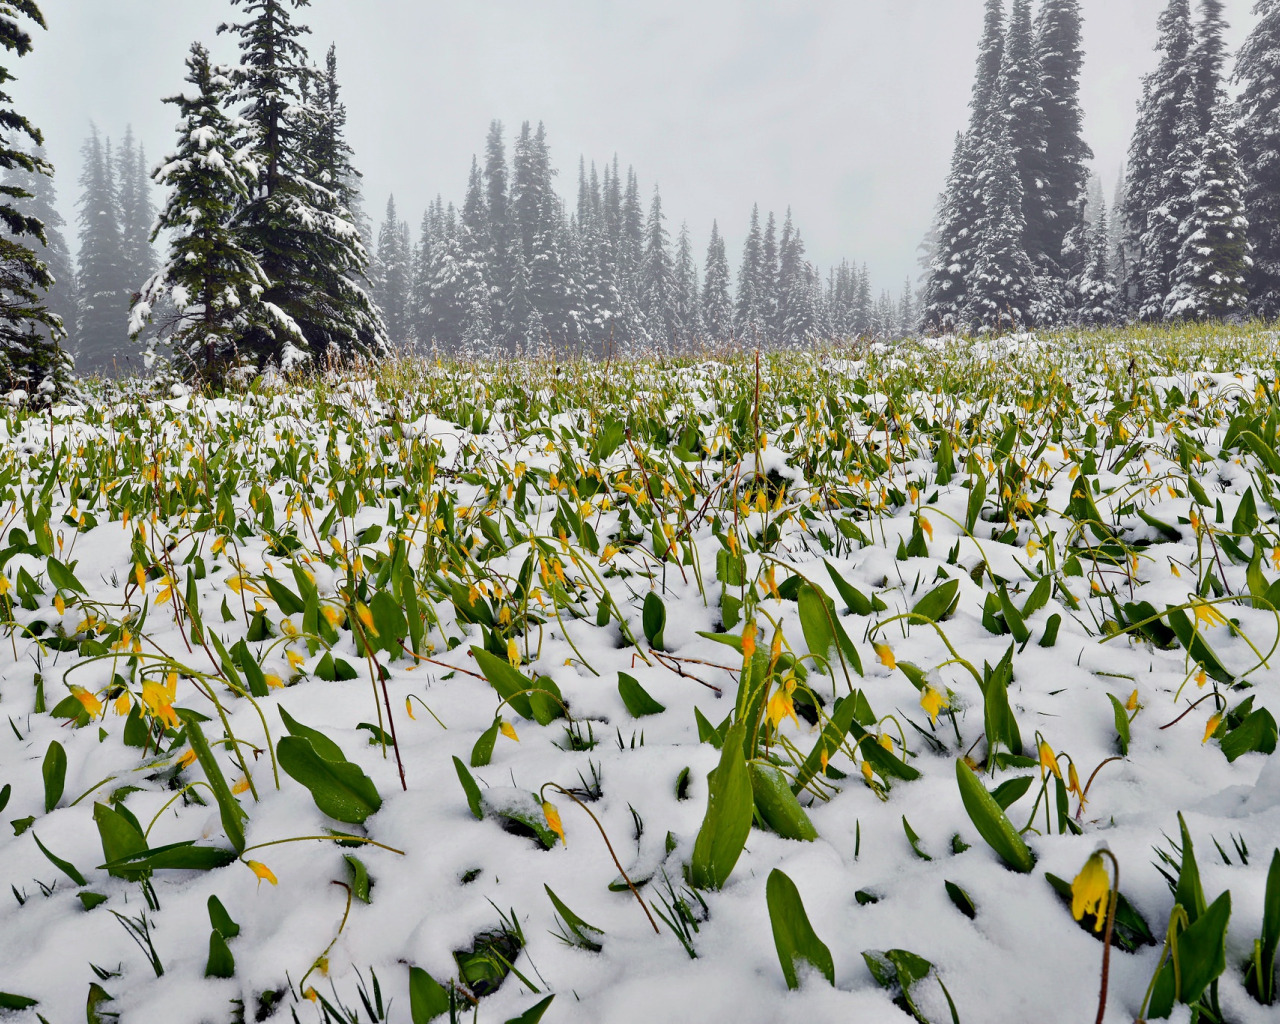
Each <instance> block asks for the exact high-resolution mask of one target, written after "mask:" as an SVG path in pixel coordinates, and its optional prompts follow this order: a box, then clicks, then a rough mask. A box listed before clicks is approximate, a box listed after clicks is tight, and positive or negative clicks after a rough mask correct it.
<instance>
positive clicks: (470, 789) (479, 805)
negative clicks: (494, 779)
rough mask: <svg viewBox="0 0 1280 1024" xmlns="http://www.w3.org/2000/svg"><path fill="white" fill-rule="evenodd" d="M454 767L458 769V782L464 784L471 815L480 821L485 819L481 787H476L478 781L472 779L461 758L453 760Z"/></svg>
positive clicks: (463, 787)
mask: <svg viewBox="0 0 1280 1024" xmlns="http://www.w3.org/2000/svg"><path fill="white" fill-rule="evenodd" d="M453 767H454V768H455V769H457V772H458V781H459V782H461V783H462V790H463V792H464V793H466V794H467V806H468V807H470V808H471V813H472V814H473V815H475V818H476V820H477V821H480V820H481V819H483V818H484V803H483V801H482V800H481V798H480V787H479V786H477V785H476V780H475V779H474V778H472V777H471V773H470V772H469V771H467V766H466V765H465V764H463V763H462V761H461V760H460V759H459V758H457V757H455V758H454V759H453Z"/></svg>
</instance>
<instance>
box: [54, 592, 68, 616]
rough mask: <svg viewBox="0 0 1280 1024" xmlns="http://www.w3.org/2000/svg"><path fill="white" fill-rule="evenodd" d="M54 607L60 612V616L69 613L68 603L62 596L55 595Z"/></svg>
mask: <svg viewBox="0 0 1280 1024" xmlns="http://www.w3.org/2000/svg"><path fill="white" fill-rule="evenodd" d="M53 606H54V608H56V609H57V610H58V614H59V615H65V614H66V613H67V602H66V601H64V600H63V599H62V595H61V594H54V595H53Z"/></svg>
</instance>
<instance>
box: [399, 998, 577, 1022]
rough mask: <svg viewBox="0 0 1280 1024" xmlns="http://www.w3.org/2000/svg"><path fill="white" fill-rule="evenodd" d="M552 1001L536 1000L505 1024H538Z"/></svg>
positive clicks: (545, 999) (548, 999) (547, 999)
mask: <svg viewBox="0 0 1280 1024" xmlns="http://www.w3.org/2000/svg"><path fill="white" fill-rule="evenodd" d="M553 999H555V996H554V995H549V996H546V997H545V998H543V999H540V1000H538V1002H536V1003H534V1004H533V1005H532V1006H531V1007H529V1009H527V1010H525V1011H524V1013H522V1014H520V1016H519V1017H512V1018H511V1019H510V1020H508V1021H507V1024H538V1022H539V1021H540V1020H542V1015H543V1014H545V1013H546V1012H547V1008H548V1007H550V1006H551V1000H553ZM413 1024H418V1022H417V1021H416V1020H415V1021H414V1022H413Z"/></svg>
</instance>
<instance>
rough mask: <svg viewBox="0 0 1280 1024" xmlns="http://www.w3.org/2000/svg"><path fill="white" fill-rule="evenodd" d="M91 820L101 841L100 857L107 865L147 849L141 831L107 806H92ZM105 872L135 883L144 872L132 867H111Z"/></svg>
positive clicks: (97, 804) (126, 818)
mask: <svg viewBox="0 0 1280 1024" xmlns="http://www.w3.org/2000/svg"><path fill="white" fill-rule="evenodd" d="M93 820H94V822H96V823H97V826H98V835H99V836H100V837H101V839H102V855H103V857H104V859H105V860H106V862H107V863H108V864H114V863H117V862H119V861H123V860H125V859H126V858H128V857H131V856H133V855H134V854H138V853H141V852H143V851H145V850H146V848H147V840H146V838H145V837H144V836H143V834H142V830H141V829H140V828H138V826H137V825H136V824H135V823H134V822H133V821H131V820H130V819H129V818H128V817H126V816H125V815H123V814H121V813H120V812H119V811H118V810H116V809H115V808H113V807H110V806H108V805H107V804H99V803H96V804H94V805H93ZM107 871H108V872H109V873H110V874H112V875H114V876H116V877H117V878H124V879H128V880H130V881H136V880H137V879H139V878H141V877H143V875H144V874H145V872H143V871H138V870H136V869H134V868H132V867H130V868H125V867H112V868H107Z"/></svg>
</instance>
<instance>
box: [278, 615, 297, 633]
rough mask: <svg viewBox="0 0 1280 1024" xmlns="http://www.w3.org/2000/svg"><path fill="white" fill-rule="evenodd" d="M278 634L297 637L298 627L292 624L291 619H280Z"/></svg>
mask: <svg viewBox="0 0 1280 1024" xmlns="http://www.w3.org/2000/svg"><path fill="white" fill-rule="evenodd" d="M280 632H281V633H283V634H284V635H285V636H297V635H298V627H297V626H295V625H294V624H293V620H292V619H281V620H280Z"/></svg>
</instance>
